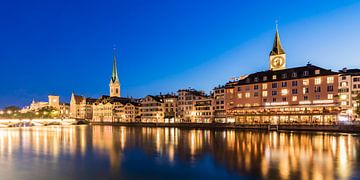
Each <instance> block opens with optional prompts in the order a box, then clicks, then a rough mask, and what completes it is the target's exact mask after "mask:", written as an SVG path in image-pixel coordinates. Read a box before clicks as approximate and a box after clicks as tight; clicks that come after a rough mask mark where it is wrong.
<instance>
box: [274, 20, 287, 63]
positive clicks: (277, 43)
mask: <svg viewBox="0 0 360 180" xmlns="http://www.w3.org/2000/svg"><path fill="white" fill-rule="evenodd" d="M280 54H285V51H284V49H283V48H282V47H281V42H280V35H279V30H278V25H277V24H276V33H275V39H274V44H273V48H272V50H271V52H270V56H272V55H280Z"/></svg>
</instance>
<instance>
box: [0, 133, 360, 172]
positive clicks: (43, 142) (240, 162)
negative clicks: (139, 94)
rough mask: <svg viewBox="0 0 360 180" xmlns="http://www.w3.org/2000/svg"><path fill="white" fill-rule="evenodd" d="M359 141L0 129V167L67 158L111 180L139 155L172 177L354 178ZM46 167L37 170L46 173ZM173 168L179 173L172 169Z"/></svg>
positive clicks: (330, 136) (317, 136)
mask: <svg viewBox="0 0 360 180" xmlns="http://www.w3.org/2000/svg"><path fill="white" fill-rule="evenodd" d="M359 140H360V137H359V136H358V135H351V134H335V133H293V132H257V131H235V130H228V131H211V130H181V129H177V128H146V127H144V128H139V127H137V128H136V127H113V126H69V127H33V128H19V129H17V128H15V129H13V128H7V129H0V158H1V160H0V165H1V166H7V167H10V169H11V168H16V167H17V165H14V164H16V163H17V162H23V161H24V159H22V158H18V156H19V155H21V156H24V154H26V155H27V157H29V158H32V157H39V156H40V159H42V158H49V159H51V160H53V161H52V163H53V164H55V167H54V169H56V168H59V167H62V166H63V165H64V164H66V163H67V161H77V162H91V163H85V164H82V165H81V166H80V167H81V168H82V169H80V167H75V168H79V171H81V170H84V171H85V170H87V169H95V171H92V172H89V171H87V174H88V175H89V176H90V177H97V178H99V179H100V178H103V177H104V176H103V174H104V173H105V174H106V173H107V172H110V174H111V175H110V177H114V176H118V177H127V178H131V177H133V176H135V175H134V174H132V173H131V172H132V171H131V168H134V167H137V166H141V165H139V164H136V165H133V164H132V163H134V162H137V161H136V156H141V155H139V154H142V153H143V154H144V155H145V157H147V159H148V160H147V161H145V160H142V161H141V162H144V168H147V167H146V165H149V164H151V166H152V168H156V167H157V166H158V168H159V169H160V168H163V167H170V170H171V171H169V169H168V168H163V169H160V170H159V172H162V170H163V171H169V172H166V173H168V174H169V173H170V175H175V174H176V173H181V174H183V175H184V174H187V172H189V173H190V172H191V173H194V172H193V171H190V170H191V169H192V168H195V169H200V170H199V171H200V172H199V173H204V172H205V171H207V168H206V167H208V166H214V167H216V168H215V169H213V170H214V171H213V172H212V173H215V174H216V173H218V175H219V174H221V175H219V176H220V177H221V176H223V174H224V172H222V171H223V169H225V173H226V174H228V175H230V176H229V177H248V178H271V179H339V178H344V179H347V178H358V177H359V170H360V169H359V168H360V161H359V156H358V153H359V152H358V151H359V148H360V144H359ZM132 154H135V156H134V155H132ZM64 157H66V158H64ZM208 159H210V160H208ZM148 161H153V162H154V163H149V162H148ZM46 163H47V162H45V163H43V164H41V165H43V166H44V167H42V166H40V167H41V168H44V169H46V168H47V167H46V165H47V164H46ZM153 166H155V167H153ZM94 167H96V168H94ZM171 167H173V169H171ZM179 167H181V171H182V172H176V171H177V169H180V168H179ZM184 167H186V168H185V169H184ZM129 169H130V170H129ZM174 169H175V170H174ZM201 169H203V170H204V172H201V171H202V170H201ZM100 170H101V172H100ZM140 170H144V169H141V168H140ZM217 170H218V171H219V172H217ZM3 171H4V170H3ZM13 171H15V170H13ZM97 171H98V172H97ZM178 171H180V170H178ZM220 171H221V172H220ZM0 173H2V170H0ZM27 173H30V174H31V173H33V172H27ZM74 173H76V172H74ZM164 173H165V172H164ZM171 173H173V174H171ZM125 175H126V176H125ZM192 175H194V174H192ZM68 176H69V177H74V174H71V173H70V174H68ZM12 177H14V176H12ZM147 178H151V177H149V176H147Z"/></svg>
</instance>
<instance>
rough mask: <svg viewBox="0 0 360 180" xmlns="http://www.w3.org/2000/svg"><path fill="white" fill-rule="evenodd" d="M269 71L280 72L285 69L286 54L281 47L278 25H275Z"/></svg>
mask: <svg viewBox="0 0 360 180" xmlns="http://www.w3.org/2000/svg"><path fill="white" fill-rule="evenodd" d="M269 65H270V70H273V71H276V70H282V69H285V68H286V54H285V51H284V49H283V48H282V47H281V42H280V36H279V30H278V25H277V24H276V33H275V39H274V45H273V48H272V50H271V52H270V56H269Z"/></svg>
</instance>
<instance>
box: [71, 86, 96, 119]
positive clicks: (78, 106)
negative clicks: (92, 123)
mask: <svg viewBox="0 0 360 180" xmlns="http://www.w3.org/2000/svg"><path fill="white" fill-rule="evenodd" d="M95 101H96V99H93V98H87V97H84V96H80V95H76V94H75V93H74V92H73V93H72V94H71V100H70V117H71V118H75V119H87V120H91V119H92V118H93V106H92V105H93V103H94V102H95Z"/></svg>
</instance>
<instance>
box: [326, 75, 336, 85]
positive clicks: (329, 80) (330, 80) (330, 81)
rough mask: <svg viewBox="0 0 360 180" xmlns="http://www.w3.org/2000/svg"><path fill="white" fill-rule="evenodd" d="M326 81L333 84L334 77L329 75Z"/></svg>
mask: <svg viewBox="0 0 360 180" xmlns="http://www.w3.org/2000/svg"><path fill="white" fill-rule="evenodd" d="M326 81H327V83H328V84H332V83H334V77H327V78H326Z"/></svg>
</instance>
